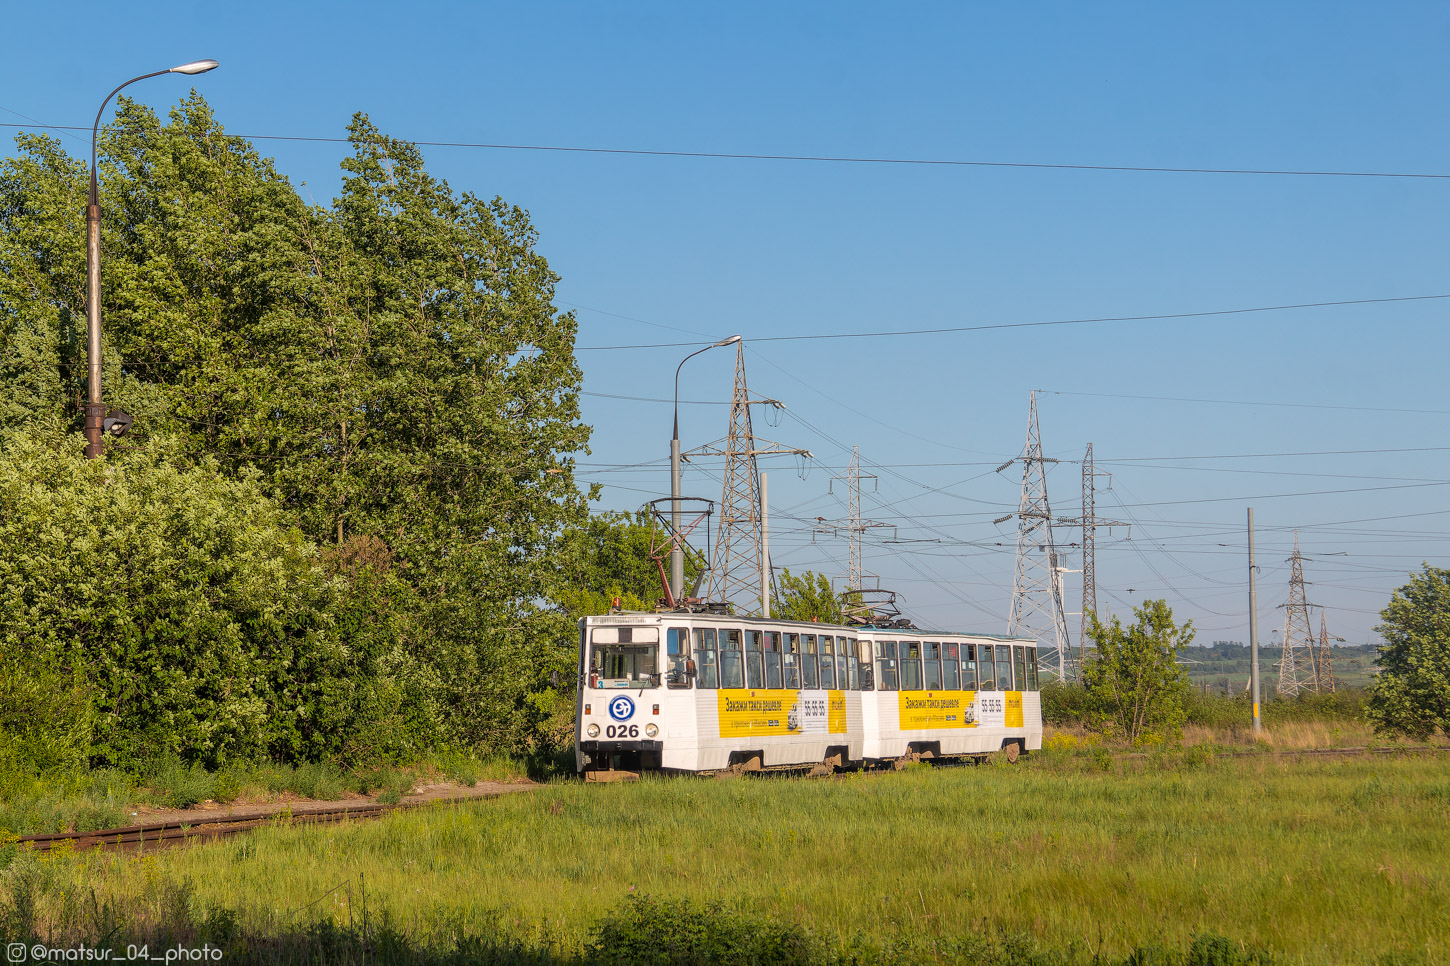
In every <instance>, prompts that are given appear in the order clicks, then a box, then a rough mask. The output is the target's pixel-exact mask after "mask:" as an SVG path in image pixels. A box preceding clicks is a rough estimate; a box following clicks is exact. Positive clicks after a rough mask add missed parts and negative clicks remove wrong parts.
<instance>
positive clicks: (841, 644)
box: [836, 637, 850, 691]
mask: <svg viewBox="0 0 1450 966" xmlns="http://www.w3.org/2000/svg"><path fill="white" fill-rule="evenodd" d="M849 686H850V683H849V681H848V679H847V678H846V639H845V638H844V637H838V638H836V687H837V689H838V690H841V691H844V690H846V689H847V688H848V687H849Z"/></svg>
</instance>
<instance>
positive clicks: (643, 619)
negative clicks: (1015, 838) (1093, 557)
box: [585, 611, 1037, 645]
mask: <svg viewBox="0 0 1450 966" xmlns="http://www.w3.org/2000/svg"><path fill="white" fill-rule="evenodd" d="M585 619H586V620H588V621H590V622H591V623H598V622H608V621H611V620H612V621H615V622H618V623H628V624H633V623H640V624H645V623H657V622H660V621H666V620H707V621H731V622H737V623H744V624H770V625H772V626H776V625H790V626H792V627H800V628H822V627H841V628H845V629H847V630H851V631H870V632H871V633H873V634H885V633H893V632H902V631H904V632H906V633H909V634H925V635H931V634H949V635H951V636H952V637H980V638H987V639H989V640H994V641H1010V642H1012V643H1014V644H1032V645H1036V644H1037V640H1036V639H1035V638H1031V637H1013V636H1011V635H1010V634H994V633H990V632H986V631H954V630H950V629H948V628H942V627H893V626H886V625H877V624H822V623H819V622H817V621H799V620H783V619H781V618H778V617H752V616H748V615H743V614H695V613H684V612H680V611H626V612H624V613H620V614H593V615H590V616H588V617H587V618H585ZM621 619H623V620H621Z"/></svg>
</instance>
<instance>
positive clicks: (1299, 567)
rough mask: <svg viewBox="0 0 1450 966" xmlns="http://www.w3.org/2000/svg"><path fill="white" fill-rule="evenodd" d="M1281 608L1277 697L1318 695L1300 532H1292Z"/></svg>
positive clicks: (1312, 634) (1312, 633) (1309, 605)
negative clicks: (1291, 551) (1286, 595)
mask: <svg viewBox="0 0 1450 966" xmlns="http://www.w3.org/2000/svg"><path fill="white" fill-rule="evenodd" d="M1279 606H1280V607H1283V608H1284V642H1283V645H1282V646H1283V652H1282V654H1281V655H1280V657H1279V693H1280V694H1282V695H1285V696H1287V697H1293V696H1295V695H1297V694H1299V692H1301V691H1318V690H1319V680H1318V675H1317V673H1316V667H1315V662H1314V632H1313V631H1311V630H1310V629H1309V608H1310V607H1312V606H1314V605H1312V604H1310V603H1309V602H1308V600H1307V599H1305V596H1304V557H1303V555H1302V554H1300V553H1299V532H1298V531H1297V530H1296V531H1295V532H1294V555H1293V556H1292V557H1290V558H1289V601H1288V603H1285V604H1280V605H1279Z"/></svg>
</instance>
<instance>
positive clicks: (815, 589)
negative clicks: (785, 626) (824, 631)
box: [770, 570, 843, 624]
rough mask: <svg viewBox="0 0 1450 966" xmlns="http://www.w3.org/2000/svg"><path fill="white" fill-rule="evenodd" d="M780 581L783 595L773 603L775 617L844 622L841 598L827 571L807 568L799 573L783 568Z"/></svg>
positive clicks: (778, 582)
mask: <svg viewBox="0 0 1450 966" xmlns="http://www.w3.org/2000/svg"><path fill="white" fill-rule="evenodd" d="M777 584H778V586H779V588H780V596H779V597H778V598H777V599H776V601H775V603H773V604H771V605H770V613H771V614H772V615H773V616H775V617H779V618H781V619H782V620H793V621H812V620H815V621H820V622H821V623H823V624H839V623H841V620H842V617H843V615H842V611H841V599H840V598H839V597H837V596H836V594H835V592H834V591H833V590H831V581H830V578H828V577H826V576H825V575H824V574H818V573H816V572H815V571H811V570H806V571H802V572H801V573H800V574H799V575H796V574H793V573H791V572H790V571H789V570H782V571H781V572H780V576H779V577H778V578H777Z"/></svg>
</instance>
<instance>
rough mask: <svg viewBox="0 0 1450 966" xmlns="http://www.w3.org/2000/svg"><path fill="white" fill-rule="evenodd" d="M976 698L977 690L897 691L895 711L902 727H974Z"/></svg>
mask: <svg viewBox="0 0 1450 966" xmlns="http://www.w3.org/2000/svg"><path fill="white" fill-rule="evenodd" d="M974 698H976V692H974V691H898V692H896V710H897V715H898V717H899V720H900V722H901V725H900V727H901V730H902V731H921V730H926V729H928V728H930V729H941V728H975V727H976V726H977V715H976V705H975V701H974V700H973V699H974ZM1018 716H1019V717H1020V716H1021V713H1020V712H1019V714H1018Z"/></svg>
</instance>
